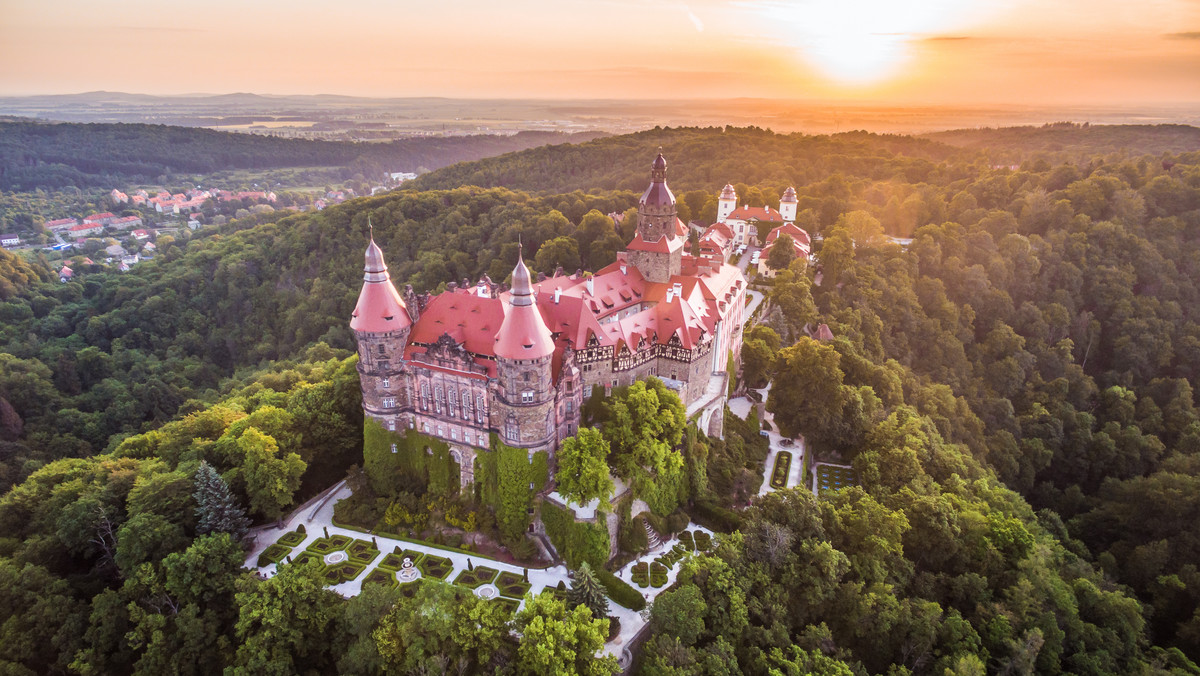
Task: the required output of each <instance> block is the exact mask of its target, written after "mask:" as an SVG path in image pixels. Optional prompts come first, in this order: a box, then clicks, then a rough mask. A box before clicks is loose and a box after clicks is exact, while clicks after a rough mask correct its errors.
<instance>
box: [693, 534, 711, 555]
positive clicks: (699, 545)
mask: <svg viewBox="0 0 1200 676" xmlns="http://www.w3.org/2000/svg"><path fill="white" fill-rule="evenodd" d="M711 548H712V536H711V535H709V534H708V533H705V532H704V531H702V530H698V531H696V551H698V552H707V551H708V550H709V549H711Z"/></svg>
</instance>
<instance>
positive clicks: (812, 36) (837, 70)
mask: <svg viewBox="0 0 1200 676" xmlns="http://www.w3.org/2000/svg"><path fill="white" fill-rule="evenodd" d="M747 4H748V6H750V7H752V8H755V9H757V10H758V11H759V12H760V13H761V14H762V15H763V16H764V17H765V18H766V19H767V20H768V21H769V22H770V24H771V25H773V26H775V27H776V28H777V30H778V31H779V32H780V34H779V40H780V42H781V43H782V44H784V45H785V46H787V47H790V48H792V49H795V50H796V51H797V52H798V54H799V56H800V57H801V58H802V59H804V60H805V61H806V62H808V63H809V64H810V65H811V66H812V67H813V68H815V69H816V70H817V71H819V72H820V73H822V74H823V75H825V76H826V77H828V78H830V79H832V80H835V81H837V82H839V83H842V84H847V85H868V84H874V83H878V82H881V81H883V80H886V79H888V78H891V77H894V76H896V75H897V74H899V73H900V72H902V71H903V69H904V68H905V67H907V66H908V65H909V64H910V62H911V60H912V57H913V53H914V50H913V45H914V43H915V42H917V41H919V40H923V39H927V38H929V37H933V36H936V35H938V34H939V33H941V32H943V31H951V30H961V29H962V28H963V27H964V26H967V25H969V24H971V23H973V22H974V20H978V19H981V18H982V15H983V14H985V13H988V10H990V9H995V8H996V6H997V5H999V4H1001V3H1000V2H997V1H995V0H993V1H991V2H988V1H987V0H983V1H980V0H925V1H912V0H806V1H804V2H777V1H773V0H767V1H764V2H753V1H752V2H749V3H747Z"/></svg>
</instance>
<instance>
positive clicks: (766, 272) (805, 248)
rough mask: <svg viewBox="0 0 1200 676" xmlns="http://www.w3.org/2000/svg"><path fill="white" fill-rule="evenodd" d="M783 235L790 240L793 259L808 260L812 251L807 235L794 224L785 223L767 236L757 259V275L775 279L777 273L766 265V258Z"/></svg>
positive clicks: (810, 241)
mask: <svg viewBox="0 0 1200 676" xmlns="http://www.w3.org/2000/svg"><path fill="white" fill-rule="evenodd" d="M785 234H786V235H788V236H789V237H791V238H792V249H793V253H794V254H795V257H796V258H799V259H802V260H808V255H809V252H810V251H811V250H812V240H811V239H809V236H808V233H807V232H805V231H803V230H801V229H800V228H799V227H797V226H796V225H795V224H792V223H785V224H784V225H781V226H779V227H778V228H775V229H774V230H772V231H771V234H769V235H767V244H766V246H764V247H763V248H762V253H761V255H760V256H759V258H758V274H760V275H763V276H765V277H770V278H774V277H775V273H776V272H778V271H777V270H775V269H774V268H772V267H771V266H769V265H767V257H768V256H770V255H771V249H774V248H775V243H776V242H777V241H778V240H779V236H780V235H785Z"/></svg>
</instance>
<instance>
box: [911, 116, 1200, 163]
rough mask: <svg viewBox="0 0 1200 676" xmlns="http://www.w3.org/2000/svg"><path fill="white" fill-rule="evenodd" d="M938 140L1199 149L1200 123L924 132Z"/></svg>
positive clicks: (1078, 152) (991, 146)
mask: <svg viewBox="0 0 1200 676" xmlns="http://www.w3.org/2000/svg"><path fill="white" fill-rule="evenodd" d="M921 138H927V139H930V140H933V141H937V142H939V143H945V144H947V145H951V146H956V147H959V148H969V149H972V150H983V149H987V150H991V151H1017V152H1020V153H1036V152H1043V153H1068V154H1070V155H1073V156H1076V157H1084V156H1087V155H1100V154H1107V153H1114V152H1125V153H1131V154H1135V155H1159V154H1161V153H1185V152H1193V151H1196V150H1200V128H1197V127H1191V126H1188V125H1183V124H1159V125H1149V124H1112V125H1105V124H1093V125H1089V124H1075V123H1071V122H1058V123H1055V124H1045V125H1042V126H1040V127H1032V126H1029V127H1003V128H1000V129H988V128H984V129H955V130H951V131H940V132H934V133H931V134H922V135H921Z"/></svg>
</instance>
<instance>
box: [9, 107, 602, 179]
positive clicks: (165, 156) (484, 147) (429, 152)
mask: <svg viewBox="0 0 1200 676" xmlns="http://www.w3.org/2000/svg"><path fill="white" fill-rule="evenodd" d="M597 135H598V134H595V133H579V134H561V133H557V132H536V131H523V132H520V133H518V134H515V135H513V136H496V135H478V136H461V137H451V138H442V137H430V138H411V139H402V140H397V141H391V142H387V143H351V142H345V141H309V140H304V139H284V138H276V137H272V136H260V135H257V134H234V133H228V132H220V131H213V130H209V129H197V128H192V127H168V126H163V125H149V124H76V123H47V122H41V121H34V120H20V119H17V120H13V121H0V190H32V189H34V188H39V187H40V188H46V189H53V188H61V187H65V186H71V185H73V186H75V187H79V188H82V187H89V186H100V187H114V186H125V185H129V184H131V183H138V182H152V181H155V180H157V177H159V176H168V177H170V176H173V175H176V174H192V175H195V174H208V173H212V172H216V171H225V170H231V169H280V168H286V167H345V168H347V171H348V172H349V173H348V176H347V177H349V176H352V175H354V174H356V173H361V174H363V175H364V176H366V177H368V180H380V179H382V177H383V173H384V172H386V171H416V170H417V169H418V168H419V167H424V168H426V169H437V168H439V167H444V166H447V165H450V164H454V163H456V162H463V161H468V160H477V159H479V158H482V157H488V156H491V155H496V154H499V153H506V152H510V151H515V150H523V149H526V148H532V147H536V146H540V145H544V144H547V143H570V142H577V141H582V140H589V139H593V138H595V137H596V136H597Z"/></svg>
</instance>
